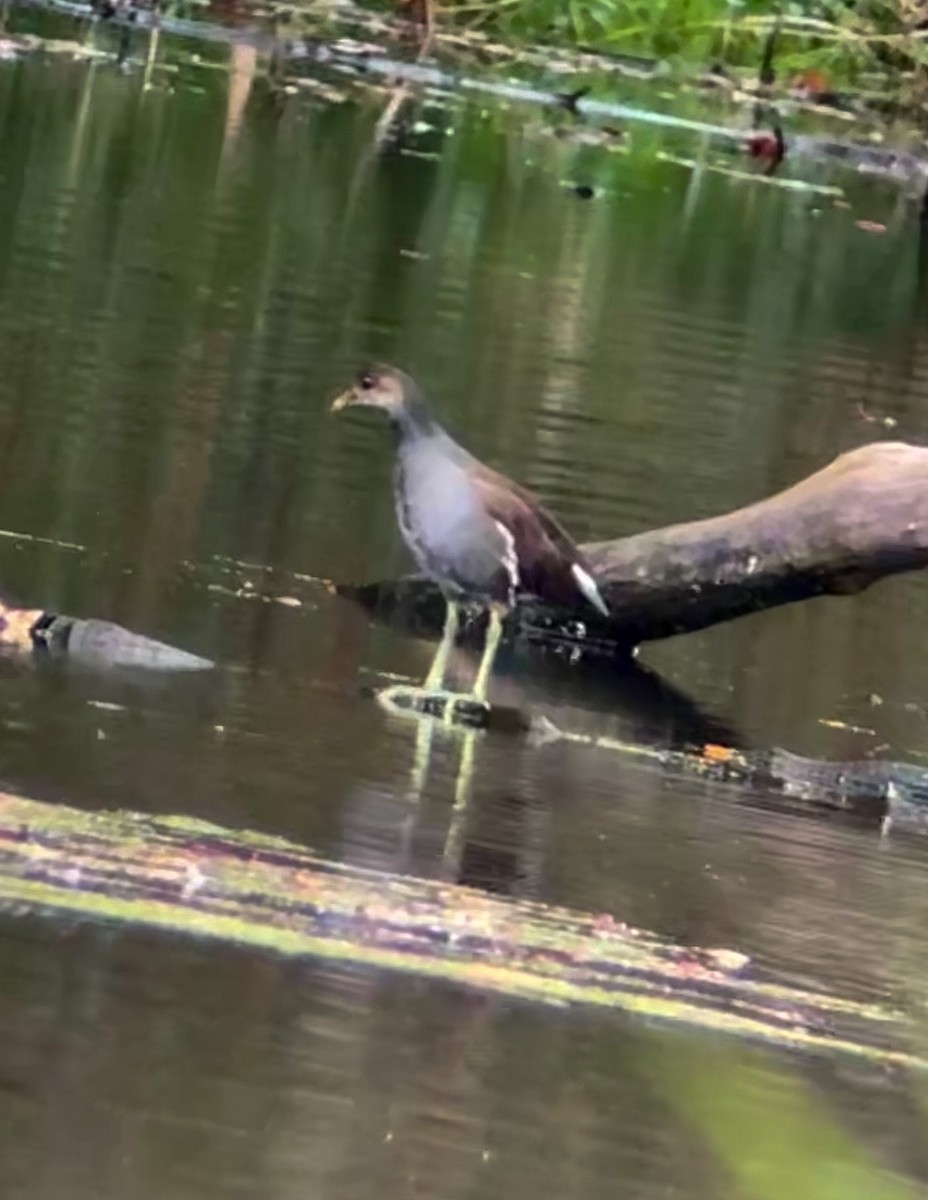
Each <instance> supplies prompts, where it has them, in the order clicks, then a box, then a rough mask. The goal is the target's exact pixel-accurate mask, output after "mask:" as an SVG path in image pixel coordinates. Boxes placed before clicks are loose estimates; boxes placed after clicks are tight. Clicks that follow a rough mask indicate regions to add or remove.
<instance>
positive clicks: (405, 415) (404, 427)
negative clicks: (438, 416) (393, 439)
mask: <svg viewBox="0 0 928 1200" xmlns="http://www.w3.org/2000/svg"><path fill="white" fill-rule="evenodd" d="M391 417H392V420H393V428H394V429H395V430H396V433H397V436H398V438H399V440H400V441H401V442H402V441H406V440H407V439H411V438H420V437H432V436H434V435H435V434H438V433H442V432H443V430H442V427H441V426H440V425H439V424H438V422H437V421H436V420H435V418H434V417H433V416H432V411H431V409H430V408H429V406H428V405H427V404H426V402H425V401H424V400H423V399H422V397H421V396H413V397H412V398H410V399H407V401H406V403H405V404H404V405H403V407H402V408H401V409H400V410H399V411H398V412H395V413H392V414H391Z"/></svg>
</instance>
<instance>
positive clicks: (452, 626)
mask: <svg viewBox="0 0 928 1200" xmlns="http://www.w3.org/2000/svg"><path fill="white" fill-rule="evenodd" d="M447 604H448V610H447V612H446V614H445V628H444V630H443V631H442V635H441V641H440V642H439V643H438V649H437V650H436V651H435V657H434V658H433V659H432V665H431V667H430V668H429V673H428V675H426V677H425V683H424V684H423V685H422V690H423V691H426V692H433V691H437V690H439V689H440V688H441V686H442V684H443V683H444V681H445V670H446V669H447V666H448V655H449V654H450V653H451V647H452V646H453V645H454V639H455V638H456V637H457V633H458V618H459V613H458V606H457V602H456V601H454V600H448V601H447Z"/></svg>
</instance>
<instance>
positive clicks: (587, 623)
mask: <svg viewBox="0 0 928 1200" xmlns="http://www.w3.org/2000/svg"><path fill="white" fill-rule="evenodd" d="M583 550H584V552H585V554H586V555H587V558H588V561H589V563H590V566H591V568H592V570H593V573H594V574H595V576H596V579H597V582H598V583H599V586H600V590H601V591H602V593H603V595H604V597H605V600H606V603H607V604H608V606H609V609H610V618H609V619H608V620H607V619H605V618H601V617H599V616H598V615H597V614H595V613H593V612H592V611H591V610H588V609H587V608H585V609H584V610H583V611H582V612H581V611H579V610H576V611H565V610H556V609H553V608H551V607H549V606H546V605H542V604H540V603H537V602H535V601H528V602H526V603H524V604H522V605H520V608H519V620H520V625H521V627H522V629H523V630H525V632H526V633H528V634H529V636H539V637H542V638H555V639H557V638H568V639H571V640H577V639H583V640H587V641H588V642H590V643H591V644H596V643H606V644H608V645H610V646H611V647H613V648H615V647H620V648H624V649H626V650H627V649H631V648H633V647H634V646H636V645H637V644H638V643H640V642H646V641H654V640H656V639H659V638H666V637H673V636H674V635H676V634H680V633H691V632H693V631H695V630H699V629H706V628H707V627H709V626H710V625H716V624H718V623H719V622H722V621H730V620H732V619H733V618H735V617H741V616H745V615H746V614H748V613H754V612H760V611H762V610H765V609H769V608H775V607H777V606H778V605H781V604H792V603H795V602H797V601H799V600H807V599H810V598H811V597H813V596H823V595H832V596H840V595H851V594H855V593H857V592H860V591H863V589H864V588H866V587H869V586H870V584H872V583H875V582H876V581H877V580H879V579H883V578H885V577H886V576H888V575H894V574H897V573H899V572H902V571H914V570H918V569H920V568H922V567H925V566H928V448H925V447H921V446H909V445H906V444H905V443H903V442H877V443H872V444H870V445H867V446H861V447H860V448H859V449H856V450H851V451H849V452H848V453H846V454H842V455H841V456H840V457H839V458H836V459H835V460H834V462H832V463H831V464H830V465H829V466H827V467H825V468H824V469H823V470H821V471H817V472H816V473H815V474H814V475H810V476H809V477H808V478H807V479H804V480H802V481H801V482H800V483H797V484H795V485H794V486H792V487H791V488H788V489H787V490H786V491H783V492H779V493H778V494H776V495H774V496H771V497H769V498H768V499H765V500H761V501H758V502H757V503H755V504H750V505H748V506H747V507H746V508H739V509H736V510H735V511H734V512H730V513H726V514H724V515H721V516H717V517H710V518H708V519H705V520H700V521H690V522H687V523H685V524H680V525H670V526H667V527H665V528H662V529H652V530H648V531H646V532H644V533H638V534H634V535H633V536H631V537H625V538H619V539H617V540H615V541H608V542H596V543H592V544H588V545H585V546H584V547H583ZM338 591H339V592H340V593H342V594H344V595H347V596H350V597H351V598H353V599H355V600H357V601H359V602H360V603H362V604H363V605H365V607H367V608H369V609H370V610H371V611H374V612H376V613H377V614H378V615H380V616H383V617H386V618H387V619H394V620H400V621H402V622H403V623H405V624H406V625H407V626H408V627H410V628H413V629H415V631H416V632H419V633H422V632H435V633H437V632H438V631H439V630H440V628H441V622H442V618H443V605H442V603H441V598H440V597H439V596H438V594H437V589H436V588H435V587H434V586H433V585H432V584H430V583H429V581H427V580H425V579H423V578H421V577H415V578H406V579H403V580H400V581H399V582H398V583H396V582H394V583H374V584H366V585H360V586H358V585H345V586H340V587H339V588H338Z"/></svg>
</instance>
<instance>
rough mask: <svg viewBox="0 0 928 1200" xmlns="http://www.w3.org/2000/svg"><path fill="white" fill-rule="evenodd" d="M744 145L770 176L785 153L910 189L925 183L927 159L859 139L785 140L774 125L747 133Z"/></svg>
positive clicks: (781, 132)
mask: <svg viewBox="0 0 928 1200" xmlns="http://www.w3.org/2000/svg"><path fill="white" fill-rule="evenodd" d="M744 148H745V152H746V153H747V155H748V156H749V157H750V158H753V159H756V160H757V161H759V162H762V163H764V164H765V167H766V171H765V173H766V174H768V175H772V174H773V173H774V172H775V171H776V170H777V168H778V167H779V165H780V163H782V162H783V160H784V159H785V158H786V157H787V156H789V158H790V159H791V160H794V159H799V158H805V159H811V160H813V161H816V162H821V163H829V164H831V165H833V166H839V167H844V168H846V169H847V170H851V171H855V172H857V174H858V175H872V176H876V177H878V178H883V179H889V180H892V181H893V182H895V183H900V184H903V185H906V184H907V185H910V186H912V187H914V188H920V187H921V186H922V185H923V184H925V183H926V182H928V158H925V157H923V156H922V155H920V154H913V153H912V151H910V150H903V149H902V148H901V147H890V146H874V145H872V144H869V143H863V142H840V141H831V140H829V139H827V138H820V137H814V136H808V135H805V134H800V135H798V136H796V137H791V138H790V139H789V141H788V142H787V140H786V138H785V137H784V136H783V130H782V129H781V128H780V126H779V124H776V125H774V126H773V129H772V131H770V132H761V133H753V134H751V135H750V136H749V137H747V138H746V139H745V142H744Z"/></svg>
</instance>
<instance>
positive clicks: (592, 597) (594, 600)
mask: <svg viewBox="0 0 928 1200" xmlns="http://www.w3.org/2000/svg"><path fill="white" fill-rule="evenodd" d="M570 573H571V575H573V577H574V579H575V580H576V581H577V587H578V588H579V589H580V591H581V592H583V594H584V596H586V598H587V600H589V602H590V604H592V605H593V607H594V608H595V609H597V610H598V611H599V612H601V613H602V614H603V616H604V617H608V616H609V609H608V608H606V602H605V600H604V599H603V598H602V596H601V595H600V594H599V588H598V587H597V586H596V580H595V579H594V578H593V576H592V575H591V574H590V573H589V571H585V570H584V569H583V567H581V566H580V564H579V563H574V565H573V566H572V567H571V568H570Z"/></svg>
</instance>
